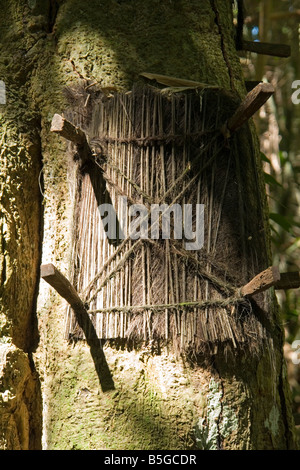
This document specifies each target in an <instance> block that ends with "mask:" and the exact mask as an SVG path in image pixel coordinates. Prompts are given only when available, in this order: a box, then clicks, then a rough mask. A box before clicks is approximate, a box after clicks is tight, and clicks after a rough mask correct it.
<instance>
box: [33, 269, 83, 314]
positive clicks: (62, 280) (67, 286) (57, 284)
mask: <svg viewBox="0 0 300 470" xmlns="http://www.w3.org/2000/svg"><path fill="white" fill-rule="evenodd" d="M41 277H42V279H44V280H45V281H46V282H48V284H50V286H52V287H54V289H55V290H56V291H57V292H58V293H59V295H61V296H62V297H63V298H64V299H65V300H66V301H67V302H68V303H69V304H70V305H71V307H72V308H76V307H78V306H81V307H83V308H85V307H84V304H83V302H82V300H81V298H80V297H79V295H78V293H77V291H76V289H75V288H74V287H73V286H72V284H71V283H70V282H69V281H68V279H67V278H66V277H65V276H64V275H63V274H62V273H61V272H60V271H59V270H58V269H56V267H55V266H54V265H53V264H51V263H50V264H43V265H42V266H41Z"/></svg>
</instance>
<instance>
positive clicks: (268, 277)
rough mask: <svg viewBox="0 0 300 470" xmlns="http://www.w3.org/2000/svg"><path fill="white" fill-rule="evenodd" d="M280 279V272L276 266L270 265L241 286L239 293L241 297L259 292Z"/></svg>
mask: <svg viewBox="0 0 300 470" xmlns="http://www.w3.org/2000/svg"><path fill="white" fill-rule="evenodd" d="M279 281H280V273H279V269H278V267H277V266H271V267H270V268H268V269H266V270H265V271H263V272H261V273H260V274H258V275H257V276H255V277H254V278H253V279H252V280H251V281H250V282H248V284H246V285H245V286H244V287H242V288H241V290H240V293H241V295H242V296H243V297H248V296H251V295H255V294H259V293H260V292H264V291H265V290H267V289H270V287H273V286H275V285H276V283H278V282H279Z"/></svg>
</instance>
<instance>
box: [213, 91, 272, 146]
mask: <svg viewBox="0 0 300 470" xmlns="http://www.w3.org/2000/svg"><path fill="white" fill-rule="evenodd" d="M274 92H275V89H274V87H273V85H271V83H259V84H258V85H257V86H256V87H255V88H253V90H251V91H250V92H249V93H248V94H247V96H246V97H245V99H244V100H243V101H242V103H241V104H240V105H239V107H238V108H237V110H236V111H235V113H234V115H233V116H232V117H231V118H229V119H228V121H227V122H226V123H225V125H224V126H223V129H222V132H223V134H224V135H225V136H226V137H228V134H229V135H230V134H231V133H233V132H235V131H236V130H237V129H239V128H240V127H241V126H242V125H243V124H245V122H247V121H248V120H249V119H250V118H251V117H252V116H253V114H255V113H256V111H258V110H259V108H261V107H262V106H263V105H264V104H265V102H266V101H267V100H268V99H269V98H270V96H272V95H273V93H274Z"/></svg>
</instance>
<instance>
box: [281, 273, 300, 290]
mask: <svg viewBox="0 0 300 470" xmlns="http://www.w3.org/2000/svg"><path fill="white" fill-rule="evenodd" d="M299 287H300V273H299V271H295V272H290V273H281V274H280V280H279V281H278V282H276V284H275V289H276V290H281V289H282V290H287V289H298V288H299Z"/></svg>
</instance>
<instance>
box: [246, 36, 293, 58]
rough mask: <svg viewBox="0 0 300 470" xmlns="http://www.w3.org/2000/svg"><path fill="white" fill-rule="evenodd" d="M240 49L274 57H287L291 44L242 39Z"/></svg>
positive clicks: (289, 54) (289, 53)
mask: <svg viewBox="0 0 300 470" xmlns="http://www.w3.org/2000/svg"><path fill="white" fill-rule="evenodd" d="M242 50H243V51H249V52H255V53H256V54H263V55H270V56H274V57H285V58H287V57H290V56H291V46H289V45H286V44H271V43H268V42H252V41H244V40H243V42H242Z"/></svg>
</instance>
